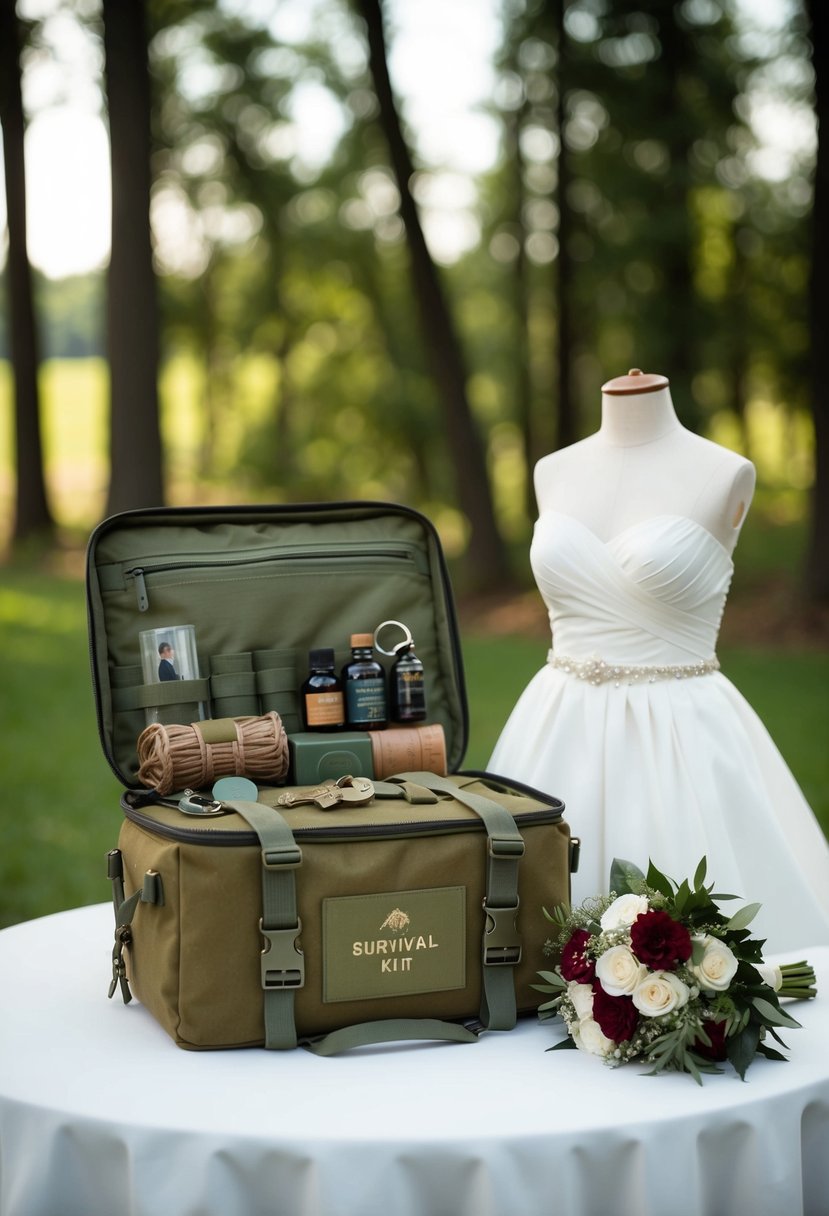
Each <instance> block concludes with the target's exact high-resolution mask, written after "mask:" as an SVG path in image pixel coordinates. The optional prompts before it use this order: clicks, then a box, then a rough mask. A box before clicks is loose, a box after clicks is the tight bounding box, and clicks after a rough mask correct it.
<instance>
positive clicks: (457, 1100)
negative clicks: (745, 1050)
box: [0, 904, 829, 1216]
mask: <svg viewBox="0 0 829 1216" xmlns="http://www.w3.org/2000/svg"><path fill="white" fill-rule="evenodd" d="M111 942H112V911H111V908H110V907H109V905H105V904H102V905H96V906H92V907H85V908H78V909H75V910H73V911H70V912H62V913H59V914H57V915H55V916H49V917H45V918H43V919H42V920H37V921H30V922H27V923H24V924H20V925H16V926H14V927H13V928H11V929H6V930H4V931H3V932H2V933H0V1213H2V1216H121V1214H122V1213H123V1214H126V1213H129V1214H130V1216H185V1214H186V1216H213V1214H214V1213H215V1216H260V1213H261V1214H262V1216H264V1214H265V1213H268V1214H271V1213H279V1214H284V1216H375V1214H376V1216H542V1214H544V1216H550V1214H553V1213H562V1214H566V1216H628V1214H630V1216H797V1214H798V1213H805V1214H807V1216H827V1213H829V947H816V948H811V949H808V950H804V952H803V954H804V955H805V956H806V957H808V958H809V961H810V962H812V963H813V965H814V966H815V968H816V970H817V971H818V984H819V996H818V999H817V1000H815V1001H811V1002H807V1003H799V1004H797V1005H792V1006H791V1007H790V1008H791V1012H792V1013H793V1014H794V1015H795V1017H797V1018H798V1020H800V1021H801V1022H802V1024H803V1025H802V1029H800V1030H791V1031H788V1032H786V1033H785V1034H784V1038H785V1040H786V1042H787V1043H788V1046H789V1050H790V1060H789V1062H788V1063H785V1064H783V1063H775V1062H772V1061H767V1060H763V1059H758V1060H757V1061H755V1063H754V1064H753V1065H752V1066H751V1068H750V1069H749V1071H748V1074H747V1081H746V1082H745V1083H743V1082H741V1081H740V1080H739V1078H737V1076H736V1075H735V1074H734V1073H733V1072H732V1071H731V1070H730V1069H729V1071H728V1072H725V1073H723V1075H721V1076H712V1077H707V1078H706V1079H705V1084H704V1085H703V1086H702V1087H699V1086H697V1085H696V1084H695V1083H694V1082H693V1080H692V1079H691V1078H690V1077H686V1076H677V1075H666V1076H662V1077H657V1078H649V1077H645V1076H643V1075H642V1071H643V1070H641V1069H639V1068H637V1067H633V1066H628V1067H626V1068H622V1069H617V1070H615V1071H611V1070H609V1069H608V1068H607V1067H606V1066H605V1065H603V1064H602V1063H601V1062H600V1061H599V1060H597V1059H594V1058H592V1057H587V1056H585V1055H583V1054H582V1053H581V1052H575V1051H573V1052H555V1053H553V1054H545V1049H546V1048H547V1047H549V1046H550V1045H551V1043H553V1042H554V1041H556V1038H557V1037H558V1036H559V1032H558V1031H556V1030H553V1029H551V1028H550V1027H548V1026H547V1027H545V1026H543V1025H540V1024H539V1023H538V1022H537V1021H536V1020H535V1019H528V1020H526V1021H524V1022H522V1023H521V1024H520V1025H519V1027H518V1028H517V1029H516V1030H515V1031H513V1032H511V1033H509V1034H488V1035H483V1036H482V1037H481V1039H480V1041H479V1042H478V1043H476V1044H469V1045H466V1044H464V1045H460V1044H446V1043H440V1044H437V1043H436V1044H431V1043H421V1044H403V1045H396V1046H383V1047H375V1048H363V1049H362V1050H360V1051H356V1052H352V1053H351V1054H350V1055H345V1056H338V1057H335V1058H331V1059H323V1058H319V1057H316V1056H313V1055H309V1054H308V1053H306V1052H304V1051H301V1050H298V1051H293V1052H286V1053H271V1052H266V1051H264V1050H246V1051H227V1052H201V1053H194V1052H185V1051H182V1050H181V1049H179V1048H178V1047H176V1046H175V1045H174V1044H173V1042H172V1041H171V1040H170V1039H168V1038H167V1036H166V1034H165V1033H164V1032H163V1031H162V1030H161V1029H160V1027H159V1026H158V1025H157V1024H156V1023H155V1022H154V1021H153V1019H152V1018H151V1017H150V1015H149V1014H148V1013H147V1011H146V1010H145V1009H143V1008H142V1007H141V1006H140V1005H139V1004H137V1003H135V1002H134V1003H133V1004H131V1005H129V1006H126V1007H125V1006H124V1005H123V1004H122V1003H121V1000H120V995H118V994H116V997H115V998H114V999H113V1000H112V1001H108V1000H107V999H106V990H107V986H108V983H109V978H110V957H109V956H110V949H111ZM780 961H783V960H782V959H781V960H780Z"/></svg>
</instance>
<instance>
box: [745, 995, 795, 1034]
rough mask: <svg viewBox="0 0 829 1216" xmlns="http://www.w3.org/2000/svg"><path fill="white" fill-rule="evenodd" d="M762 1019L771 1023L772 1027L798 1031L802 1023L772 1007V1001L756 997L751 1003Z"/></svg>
mask: <svg viewBox="0 0 829 1216" xmlns="http://www.w3.org/2000/svg"><path fill="white" fill-rule="evenodd" d="M751 1003H752V1005H753V1006H754V1008H755V1009H756V1010H757V1012H758V1013H759V1014H760V1017H761V1018H762V1019H763V1021H764V1022H770V1023H771V1025H772V1026H793V1027H795V1029H797V1028H798V1027H799V1026H800V1022H796V1021H795V1020H794V1018H793V1017H790V1016H789V1014H788V1013H784V1012H783V1010H782V1009H778V1008H777V1007H776V1006H775V1005H772V1003H771V1001H767V1000H765V998H764V997H762V996H756V997H754V999H753V1001H752V1002H751Z"/></svg>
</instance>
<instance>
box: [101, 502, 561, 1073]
mask: <svg viewBox="0 0 829 1216" xmlns="http://www.w3.org/2000/svg"><path fill="white" fill-rule="evenodd" d="M87 589H88V602H89V624H90V646H91V656H92V675H93V686H94V690H95V695H96V705H97V709H98V723H99V729H100V734H101V740H102V744H103V749H104V753H105V755H106V758H107V760H108V761H109V763H110V765H111V767H112V768H113V770H114V771H115V773H116V774H117V775H118V777H119V778H120V780H121V781H122V782H123V784H124V786H125V787H126V788H125V793H124V796H123V798H122V809H123V812H124V819H123V823H122V827H121V831H120V835H119V839H118V847H117V848H116V849H114V850H113V851H112V852H111V853H110V855H109V875H110V878H111V880H112V884H113V897H114V904H115V914H116V932H115V945H114V949H113V957H112V966H113V971H112V984H111V987H110V995H112V994H113V993H114V992H115V991H117V990H118V988H119V987H120V989H121V993H122V995H123V997H124V1000H125V1001H128V1000H129V998H130V996H131V993H132V991H134V992H135V994H136V996H137V997H138V998H139V1000H140V1002H141V1003H142V1005H144V1006H145V1007H146V1008H147V1009H148V1010H149V1011H150V1013H151V1014H152V1015H153V1016H154V1017H155V1018H156V1019H157V1020H158V1021H159V1022H160V1024H161V1025H162V1026H163V1027H164V1028H165V1030H167V1032H168V1033H169V1034H170V1035H171V1036H172V1037H173V1038H174V1039H175V1041H176V1042H177V1043H178V1044H179V1045H180V1046H182V1047H187V1048H195V1049H210V1048H227V1047H241V1046H257V1045H264V1046H266V1047H269V1048H277V1049H283V1048H291V1047H295V1046H296V1045H297V1044H298V1043H299V1044H302V1045H303V1046H306V1047H309V1048H310V1049H312V1050H315V1051H317V1052H318V1053H320V1054H331V1053H333V1052H336V1051H340V1050H344V1049H346V1048H348V1047H352V1046H356V1045H360V1044H363V1043H369V1042H382V1041H390V1040H396V1039H415V1038H449V1039H454V1040H458V1041H462V1042H463V1041H474V1040H475V1039H476V1037H477V1035H478V1033H479V1032H480V1030H481V1029H482V1028H483V1029H492V1030H507V1029H510V1028H511V1027H512V1026H513V1025H514V1024H515V1021H516V1017H517V1015H518V1014H519V1013H522V1012H530V1011H532V1010H534V1009H535V1008H537V1006H538V1003H539V1001H540V1000H541V999H542V998H541V996H540V994H538V993H536V992H535V991H534V989H533V988H532V984H533V982H534V980H535V977H536V972H537V971H538V969H539V967H540V966H542V965H543V955H542V947H543V943H544V941H545V939H546V938H547V937H548V935H549V934H548V929H549V926H548V925H547V922H546V921H545V918H544V915H543V911H542V909H543V908H545V907H546V908H552V907H554V906H555V905H557V904H559V903H561V902H563V901H566V900H568V899H569V893H570V872H571V869H574V868H575V860H576V854H577V842H576V841H574V840H571V837H570V831H569V828H568V826H567V824H566V822H565V821H564V819H563V817H562V816H563V804H562V802H561V801H560V800H559V799H557V798H555V797H552V796H548V795H546V794H541V793H538V792H536V791H533V790H529V789H526V788H523V787H521V786H520V785H517V784H515V783H512V782H507V781H505V780H504V779H502V778H499V777H496V776H493V775H491V774H476V773H460V772H458V769H459V768H460V764H461V761H462V758H463V754H464V750H465V747H466V740H467V729H468V711H467V704H466V694H465V688H464V680H463V668H462V661H461V649H460V641H459V636H458V630H457V622H456V618H455V612H454V606H453V602H452V595H451V588H450V584H449V579H448V575H447V572H446V566H445V562H444V559H443V554H442V552H441V548H440V544H439V541H438V538H437V535H436V533H435V531H434V528H433V527H432V525H431V524H430V523H429V522H428V520H426V519H425V518H424V517H423V516H421V515H419V514H418V513H417V512H414V511H411V510H409V509H407V508H404V507H400V506H396V505H394V504H386V503H342V504H324V505H322V504H314V505H311V506H303V507H296V506H292V507H261V508H260V507H257V508H253V507H250V508H248V507H237V508H233V507H225V508H205V509H180V510H160V509H159V510H147V511H140V512H130V513H127V514H124V515H121V516H115V517H113V518H112V519H110V520H107V521H105V522H104V523H103V524H102V525H101V526H100V527H99V528H98V529H97V530H96V532H95V533H94V534H93V536H92V538H91V541H90V545H89V551H88V570H87ZM386 620H394V621H402V622H403V623H404V624H405V625H406V627H407V628H408V629H409V630H410V631H411V634H412V635H413V636H414V638H415V640H416V643H417V654H418V655H419V656H420V658H421V659H422V661H423V665H424V673H425V681H426V695H427V703H428V723H429V724H431V725H433V726H437V727H440V730H441V732H442V734H443V736H444V737H445V742H446V758H447V770H448V774H449V775H441V774H436V773H432V772H407V773H401V774H397V775H393V776H391V777H389V776H387V775H385V774H382V775H377V776H375V775H374V774H370V773H369V774H366V775H364V776H363V777H360V778H355V779H354V781H355V784H356V782H357V781H362V782H363V786H362V787H361V788H364V789H365V790H368V791H369V792H368V793H366V794H365V795H364V796H361V797H360V798H359V800H358V801H353V800H350V799H344V800H342V801H337V802H336V804H335V805H333V807H329V808H328V809H323V806H322V805H317V804H316V803H315V802H314V801H311V802H309V803H305V802H303V800H302V798H301V797H297V796H295V794H294V793H293V792H292V791H293V786H292V785H291V784H289V782H290V773H288V774H286V777H285V784H282V783H281V782H280V781H275V782H273V783H270V784H262V783H261V782H260V783H259V784H258V785H253V784H252V783H249V786H248V788H249V789H252V790H253V795H252V796H250V795H242V797H249V799H250V800H248V801H244V800H238V799H239V797H240V796H239V795H228V794H227V793H226V792H225V793H224V794H223V795H221V796H220V795H219V793H218V786H216V787H214V788H215V790H216V793H215V794H214V792H213V789H211V788H210V785H209V783H208V784H207V785H206V786H205V787H204V788H201V789H199V790H197V791H196V792H195V793H194V792H193V791H192V790H191V789H175V790H174V791H173V792H170V791H166V792H165V793H164V794H163V795H162V794H161V793H160V792H159V791H158V790H156V789H150V788H145V787H143V786H142V782H141V780H140V779H139V767H140V765H139V758H138V755H137V740H138V737H139V735H140V734H141V732H142V730H143V729H144V727H145V726H146V723H147V721H148V714H149V715H152V714H153V713H154V712H155V709H157V708H158V707H159V706H161V707H162V709H163V710H164V712H165V713H166V714H167V717H166V719H165V720H166V721H168V722H169V721H171V720H172V721H188V722H189V721H190V720H191V719H192V718H193V717H194V715H193V713H190V716H189V717H187V716H186V715H187V712H188V711H190V710H192V709H193V707H197V708H198V710H199V716H200V717H202V718H205V719H210V718H211V717H212V718H213V719H219V718H222V719H224V718H225V717H226V716H227V715H228V712H229V711H230V712H231V713H233V714H234V715H245V714H256V713H259V714H268V713H270V714H274V713H275V714H277V715H278V716H279V718H280V719H281V721H282V722H283V723H284V724H285V729H286V731H287V733H288V737H289V738H290V737H291V736H292V735H294V734H295V733H296V734H297V736H299V735H301V732H302V727H303V722H302V718H301V715H300V712H299V695H298V690H299V689H300V686H301V684H302V680H303V678H304V677H305V675H306V674H307V655H308V651H309V650H310V649H313V648H315V647H325V646H331V647H332V648H333V649H334V650H335V652H336V654H337V660H338V662H341V663H342V662H345V661H346V660H347V658H348V642H349V635H351V634H352V633H360V632H363V631H365V630H371V629H373V628H376V626H377V625H378V623H379V622H382V621H386ZM172 626H177V627H181V628H184V627H185V626H186V627H187V628H188V630H189V631H191V633H194V636H195V650H194V652H193V654H192V655H191V656H190V659H191V667H190V670H189V671H188V672H187V673H186V676H184V677H182V676H181V674H180V673H179V675H178V678H170V677H169V676H165V675H164V674H162V669H161V667H159V675H158V681H159V682H156V681H155V678H154V675H155V673H154V672H153V671H149V672H148V666H147V663H146V655H145V654H144V655H142V641H141V639H142V637H143V636H146V635H148V634H149V635H150V636H151V637H153V638H154V640H155V639H156V638H158V637H159V636H160V637H162V638H164V637H166V631H167V629H168V627H172ZM168 649H169V648H168ZM159 653H160V652H159ZM161 658H162V660H167V659H168V658H169V655H168V654H163V655H162V656H161ZM142 659H143V660H144V661H143V662H142ZM172 661H173V662H175V663H180V658H178V657H175V656H174V657H173V660H172ZM155 662H158V659H157V657H156V658H155ZM384 666H388V665H387V664H384ZM161 681H165V682H164V683H162V682H161ZM176 713H180V714H181V716H180V717H179V718H176V717H173V718H172V719H171V718H170V716H169V715H170V714H174V715H175V714H176ZM237 720H239V719H237ZM207 725H209V726H210V727H212V728H216V730H215V731H214V734H216V737H219V736H220V735H221V724H220V723H218V722H215V721H214V722H212V723H208V724H207ZM207 725H206V726H203V727H200V730H201V731H202V733H203V734H204V735H205V736H206V737H211V735H210V731H209V730H208V729H207ZM217 732H218V733H217ZM331 738H332V739H336V735H331ZM339 754H342V755H346V754H350V753H348V749H345V750H343V751H342V752H338V751H337V749H336V748H335V749H334V752H333V753H332V755H335V756H336V755H339ZM332 763H334V761H332ZM142 771H143V770H142ZM351 779H352V778H351V774H349V773H342V774H341V775H340V779H339V780H338V781H337V782H336V784H337V785H338V787H339V788H340V792H341V790H342V784H343V783H348V782H349V781H351ZM332 784H334V783H333V782H332ZM226 788H227V787H225V789H226ZM228 799H229V800H228Z"/></svg>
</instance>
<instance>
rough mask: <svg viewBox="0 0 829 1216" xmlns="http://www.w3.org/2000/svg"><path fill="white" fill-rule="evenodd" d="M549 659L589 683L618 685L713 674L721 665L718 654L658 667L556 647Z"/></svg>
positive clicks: (553, 664) (549, 654) (549, 653)
mask: <svg viewBox="0 0 829 1216" xmlns="http://www.w3.org/2000/svg"><path fill="white" fill-rule="evenodd" d="M547 662H548V663H549V664H550V666H551V667H557V668H558V669H559V671H564V672H566V673H567V675H571V676H575V677H576V679H577V680H586V681H587V683H588V684H607V683H609V682H610V681H613V683H614V684H615V685H616V687H617V688H618V687H619V686H620V685H621V684H654V683H656V681H657V680H689V679H692V678H693V677H694V676H707V675H710V673H711V672H712V671H719V669H720V662H719V659H717V658H712V659H700V661H699V662H698V663H673V664H668V663H666V664H664V665H662V664H660V665H659V666H658V667H644V666H639V665H637V664H634V663H608V662H606V661H605V660H604V659H600V658H597V657H596V656H595V655H593V656H592V657H591V658H589V659H572V658H570V657H569V656H568V655H564V654H555V653H554V652H553V651H552V650H551V651H549V652H548V654H547Z"/></svg>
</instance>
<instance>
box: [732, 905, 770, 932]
mask: <svg viewBox="0 0 829 1216" xmlns="http://www.w3.org/2000/svg"><path fill="white" fill-rule="evenodd" d="M762 906H763V905H762V904H746V906H745V907H744V908H740V911H739V912H735V913H734V915H733V916H732V917H731V920H730V921H729V922H728V925H727V926H726V927H727V928H728V929H734V930H737V929H745V927H746V925H750V924H751V922H752V921H753V920H754V918H755V916H756V915H757V913H758V912H759V911H760V909H761V908H762Z"/></svg>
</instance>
